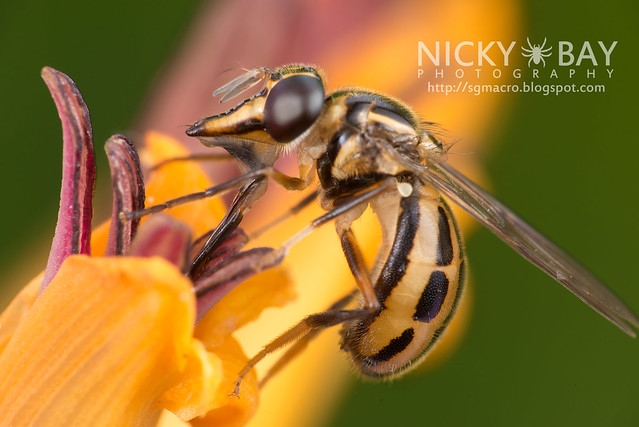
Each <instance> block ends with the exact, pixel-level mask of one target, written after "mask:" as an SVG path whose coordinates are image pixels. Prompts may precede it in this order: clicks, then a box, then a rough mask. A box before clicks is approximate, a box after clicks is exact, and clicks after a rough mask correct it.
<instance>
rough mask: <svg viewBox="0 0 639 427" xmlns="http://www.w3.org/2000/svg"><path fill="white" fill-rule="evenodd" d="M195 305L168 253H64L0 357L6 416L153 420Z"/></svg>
mask: <svg viewBox="0 0 639 427" xmlns="http://www.w3.org/2000/svg"><path fill="white" fill-rule="evenodd" d="M194 305H195V302H194V298H193V294H192V292H191V284H190V282H189V281H188V280H187V279H185V278H184V277H183V276H182V275H181V274H180V272H179V271H178V270H177V269H175V268H174V267H173V266H172V265H170V264H169V263H167V262H165V261H164V260H161V259H158V258H147V259H140V258H123V257H118V258H88V257H85V256H72V257H70V258H68V259H67V260H66V261H65V262H64V263H63V264H62V267H61V269H60V271H59V272H58V274H57V275H56V277H55V278H54V280H53V281H52V282H51V285H50V286H49V287H48V288H47V290H46V291H45V292H43V293H42V294H41V295H40V297H39V298H38V299H37V300H36V302H35V303H34V304H33V307H32V308H31V310H29V312H28V313H27V315H26V317H25V319H24V321H23V322H22V323H21V324H20V326H19V327H18V328H17V330H16V331H15V333H14V334H13V337H12V338H11V340H10V342H9V343H8V344H7V346H6V348H5V349H4V351H3V353H2V355H1V356H0V390H1V391H0V413H1V414H2V418H3V421H4V422H5V423H7V424H13V425H18V424H20V425H22V424H36V425H62V424H63V423H64V424H76V425H122V424H129V425H133V424H143V423H145V422H146V421H149V420H154V419H156V418H157V417H158V416H159V414H160V410H159V408H158V406H157V404H156V401H157V399H158V397H159V396H160V394H161V393H163V392H164V391H165V390H166V389H167V388H168V387H169V386H171V385H172V384H173V383H174V381H175V380H176V378H177V374H178V372H179V371H180V370H182V369H183V368H184V366H185V362H186V361H187V360H188V358H189V355H191V354H192V353H193V351H194V350H193V338H192V337H191V330H192V325H193V321H194V316H195V313H194Z"/></svg>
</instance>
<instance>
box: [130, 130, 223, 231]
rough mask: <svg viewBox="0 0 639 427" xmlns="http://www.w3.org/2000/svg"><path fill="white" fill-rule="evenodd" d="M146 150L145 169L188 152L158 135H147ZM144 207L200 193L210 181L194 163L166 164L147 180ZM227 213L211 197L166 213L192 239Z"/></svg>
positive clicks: (178, 144) (170, 140) (218, 201)
mask: <svg viewBox="0 0 639 427" xmlns="http://www.w3.org/2000/svg"><path fill="white" fill-rule="evenodd" d="M145 141H146V149H145V150H144V152H142V153H141V158H142V159H143V160H144V166H153V165H155V164H158V163H160V162H161V161H163V160H167V159H171V158H175V157H184V156H187V155H188V154H189V152H188V151H187V150H186V149H185V148H183V147H182V146H181V145H180V143H179V142H177V141H176V140H174V139H173V138H170V137H168V136H166V135H162V134H160V133H157V132H147V134H146V138H145ZM145 184H146V193H147V201H146V203H147V206H150V205H155V204H158V203H162V202H165V201H166V200H168V199H173V198H176V197H179V196H183V195H185V194H188V193H194V192H196V191H202V190H203V189H205V188H208V187H210V186H211V181H210V180H209V178H208V176H207V175H206V173H205V172H204V170H203V169H202V168H201V167H199V165H197V164H194V163H193V162H174V163H168V164H166V165H164V166H162V167H161V168H159V169H157V170H154V171H153V172H152V173H151V174H150V176H149V177H147V179H146V181H145ZM225 212H226V208H225V206H224V204H223V203H222V202H221V201H220V200H219V198H210V199H204V200H198V201H196V202H192V203H188V204H186V205H184V206H178V207H175V208H172V209H169V210H168V211H167V213H169V214H170V215H171V216H173V217H175V218H177V219H179V220H181V221H183V222H184V223H186V224H188V225H189V226H190V227H191V229H192V231H193V234H194V235H195V236H200V235H202V234H204V233H206V232H207V231H209V230H210V229H212V228H214V227H215V226H216V225H217V223H216V222H215V223H212V220H214V219H218V220H219V219H221V218H222V217H223V216H224V213H225Z"/></svg>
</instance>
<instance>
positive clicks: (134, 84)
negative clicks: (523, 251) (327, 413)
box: [0, 0, 639, 426]
mask: <svg viewBox="0 0 639 427" xmlns="http://www.w3.org/2000/svg"><path fill="white" fill-rule="evenodd" d="M200 3H201V2H200V1H191V0H189V1H182V2H179V3H178V2H171V1H156V2H152V3H151V2H148V3H147V2H125V1H111V2H95V3H89V2H80V1H77V2H75V1H67V2H49V1H44V0H42V1H25V2H2V4H0V61H1V63H2V66H1V67H0V94H1V95H0V126H1V129H2V130H3V136H2V138H1V141H2V153H1V154H0V174H1V176H0V182H2V226H1V227H0V230H1V231H0V239H1V240H0V242H1V244H0V277H2V278H4V279H3V282H4V283H3V284H4V285H5V286H11V285H12V283H10V282H14V281H15V280H16V279H14V278H15V277H21V278H27V277H29V276H32V275H33V274H35V273H36V272H38V271H40V270H42V268H43V267H44V265H45V262H46V245H45V246H44V247H43V244H42V242H49V241H50V239H51V237H52V233H53V228H54V224H55V217H56V214H57V209H58V208H57V203H58V195H59V185H60V181H59V179H60V168H61V152H60V147H61V143H56V141H59V140H60V135H61V130H60V124H59V121H58V118H57V114H56V113H55V110H54V106H53V102H52V100H51V98H50V96H49V94H48V92H47V90H46V88H45V86H44V84H43V83H42V81H41V80H40V77H39V72H40V69H41V68H42V66H44V65H49V66H53V67H56V68H59V69H61V70H63V71H64V72H66V73H67V74H69V75H71V76H72V77H73V78H74V80H75V81H76V83H77V84H78V86H79V87H80V89H81V91H82V93H83V95H84V97H85V100H86V101H87V103H88V104H89V107H90V109H91V115H92V117H93V118H94V120H93V129H94V137H95V141H96V145H97V147H98V148H97V150H98V156H99V158H98V170H99V172H98V173H99V175H100V178H99V179H100V180H99V183H98V194H101V196H100V197H103V198H104V199H105V200H103V201H102V202H101V203H103V205H104V206H108V203H109V202H108V192H109V185H110V184H109V183H108V180H107V179H105V178H106V176H107V172H106V171H107V170H108V168H107V166H106V160H105V156H104V154H103V152H102V151H101V149H100V148H99V147H100V145H101V141H105V140H106V139H107V138H108V137H109V136H110V135H111V134H113V133H115V132H125V133H126V132H127V129H128V127H129V126H131V125H132V120H133V119H134V118H135V116H136V112H137V111H138V109H139V108H140V105H141V102H142V99H143V97H144V96H145V94H146V93H147V91H148V90H149V87H150V85H151V83H152V81H153V78H154V77H155V76H156V74H157V72H158V70H159V69H160V67H161V66H162V64H165V63H166V62H167V61H168V60H169V58H170V57H171V55H172V53H174V52H175V49H176V48H177V47H178V46H179V42H180V40H181V37H182V35H183V34H184V31H185V30H186V28H188V24H189V22H190V21H191V20H192V18H193V16H194V15H195V13H196V12H197V10H198V7H199V6H200ZM178 4H179V6H177V5H178ZM637 12H638V10H637V6H635V5H631V4H630V2H625V1H608V2H592V1H568V2H563V3H559V2H556V1H548V0H544V1H532V0H531V1H528V2H524V3H523V16H524V23H523V25H524V28H523V31H522V34H523V35H524V39H525V36H526V35H529V36H530V37H531V40H532V39H533V38H534V40H535V42H539V41H540V40H541V39H543V37H548V39H549V40H558V39H560V40H570V41H573V42H575V43H580V42H581V41H583V40H589V41H591V42H593V43H596V41H598V40H603V41H605V42H606V43H607V44H609V43H610V42H611V41H612V40H618V41H619V44H618V46H617V47H616V49H615V51H614V54H613V58H614V67H613V68H614V69H615V71H614V78H613V79H610V80H609V81H606V84H607V90H606V93H603V94H587V95H585V94H568V95H562V96H558V97H557V96H548V97H544V96H540V95H532V94H520V95H509V96H508V95H504V96H508V109H507V111H506V112H504V114H503V117H502V118H501V120H500V121H499V123H498V124H500V125H501V126H500V127H499V126H496V127H495V129H494V133H493V139H494V140H495V147H494V149H492V150H491V153H490V156H489V157H487V158H485V159H484V160H483V162H484V164H485V165H486V171H487V173H488V174H489V176H490V179H491V181H492V184H493V187H492V188H493V192H494V193H495V194H496V195H497V196H498V197H499V199H501V200H502V201H504V202H505V203H506V204H507V205H509V206H510V207H512V208H513V209H514V210H515V211H516V212H519V213H521V214H522V216H524V217H525V218H526V219H527V220H529V221H530V222H531V223H532V224H533V225H534V226H535V227H537V228H538V229H540V230H542V231H543V232H544V234H546V235H548V236H552V238H553V240H554V241H556V242H557V243H559V244H560V245H561V246H562V247H564V248H565V249H566V250H567V251H569V252H570V253H572V254H574V255H575V257H576V258H578V259H579V260H580V261H581V262H582V263H583V264H585V265H587V266H588V267H589V268H590V269H591V270H593V271H594V272H595V273H596V274H597V275H598V276H600V277H601V278H602V279H604V281H605V282H606V283H609V284H610V285H611V287H613V288H614V289H615V291H617V292H618V293H619V294H620V295H621V296H622V297H623V298H624V299H625V300H626V301H628V302H629V304H630V306H631V307H633V308H634V309H635V310H636V311H639V286H637V285H638V284H639V279H638V278H637V277H636V276H637V274H636V265H637V261H636V259H637V253H638V251H637V247H636V241H637V240H638V239H639V224H638V222H637V212H638V211H639V192H638V190H639V167H638V161H637V159H639V144H638V142H639V141H638V138H637V135H636V130H635V129H636V123H637V113H638V112H639V108H638V107H637V100H638V99H639V89H638V87H639V84H638V83H637V75H638V72H639V60H638V55H639V31H638V30H637V23H636V20H637V16H639V15H638V13H637ZM426 24H427V23H425V25H426ZM238 28H241V25H240V26H239V27H238ZM407 66H408V65H407ZM409 66H411V67H413V64H410V65H409ZM564 81H565V80H563V79H562V80H561V82H562V83H563V82H564ZM202 114H203V115H204V114H205V113H204V112H203V113H202ZM96 118H99V119H97V120H96ZM107 212H108V209H107ZM104 216H106V215H104ZM98 219H100V220H101V219H104V218H98ZM467 253H468V258H469V261H470V274H471V275H472V284H473V291H474V299H475V301H474V306H473V315H472V322H471V324H470V327H469V330H468V332H467V336H466V337H465V339H464V340H463V343H462V345H461V347H460V348H459V349H458V351H456V352H455V353H454V355H453V356H452V357H451V358H450V359H449V360H448V361H446V362H445V363H444V364H443V365H441V366H439V367H437V368H436V369H431V370H429V371H428V372H426V373H424V374H421V375H413V376H409V377H407V378H405V379H402V380H401V381H396V382H393V383H390V384H388V383H383V384H371V383H362V382H357V383H355V384H354V385H353V387H352V388H351V390H350V393H349V395H348V397H347V398H345V399H344V400H342V401H341V407H340V408H339V409H338V411H337V413H335V414H334V415H332V416H331V417H330V419H331V421H330V425H336V426H352V425H358V426H359V425H368V426H386V425H429V426H430V425H450V426H465V425H490V426H496V425H509V426H512V425H517V426H526V425H530V426H537V425H546V426H555V425H556V426H565V425H580V426H591V425H592V426H599V425H607V426H608V425H609V426H636V425H639V404H638V403H639V366H638V365H639V363H638V362H639V343H638V342H637V341H636V340H632V339H630V338H628V337H627V336H625V335H624V334H623V333H621V332H620V331H618V330H616V329H615V328H614V327H613V326H611V325H610V324H609V323H608V322H606V321H605V320H603V319H602V318H600V317H599V316H598V315H596V314H595V313H594V312H593V311H592V310H590V309H588V308H587V307H585V306H584V305H583V304H582V303H580V302H579V301H578V300H577V299H575V298H574V297H573V296H572V295H570V294H569V293H568V292H566V291H565V290H563V289H562V288H561V287H560V286H558V285H556V284H555V283H554V282H553V281H552V280H550V279H549V278H547V277H546V276H545V275H543V274H542V273H541V272H539V271H538V270H536V269H535V268H533V267H532V266H531V265H529V264H528V263H527V262H525V261H524V260H523V259H522V258H521V257H519V256H518V255H517V254H516V253H514V252H513V251H512V250H511V249H509V248H508V247H506V246H505V245H504V244H502V243H501V242H500V241H499V240H498V239H497V238H495V237H494V236H492V235H491V233H490V232H488V231H486V230H484V229H481V230H479V231H478V232H476V233H475V234H473V235H472V237H471V238H469V239H467ZM25 269H26V270H25ZM25 274H26V276H25ZM16 275H17V276H16Z"/></svg>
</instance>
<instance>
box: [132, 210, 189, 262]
mask: <svg viewBox="0 0 639 427" xmlns="http://www.w3.org/2000/svg"><path fill="white" fill-rule="evenodd" d="M190 243H191V232H190V230H189V228H188V227H187V226H186V225H184V224H183V223H181V222H180V221H177V220H175V219H173V218H171V217H170V216H167V215H160V214H158V215H153V216H152V217H150V218H149V219H148V220H146V222H145V223H144V224H143V225H142V227H140V230H139V231H138V232H137V234H136V235H135V239H133V243H132V244H131V250H130V251H129V255H131V256H141V257H152V256H159V257H162V258H164V259H166V260H167V261H169V262H171V263H172V264H175V265H176V266H178V268H180V269H182V267H183V266H184V262H185V260H186V254H187V252H188V248H189V245H190Z"/></svg>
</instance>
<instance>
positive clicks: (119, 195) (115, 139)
mask: <svg viewBox="0 0 639 427" xmlns="http://www.w3.org/2000/svg"><path fill="white" fill-rule="evenodd" d="M104 149H105V150H106V153H107V157H108V159H109V167H110V168H111V185H112V187H113V211H112V214H111V227H110V228H109V238H108V240H107V246H106V251H105V253H104V255H105V256H111V255H123V254H125V253H127V252H128V250H129V247H130V246H131V240H133V236H134V235H135V231H136V230H137V227H138V224H139V223H140V219H139V218H135V219H132V220H130V221H129V220H121V219H120V213H121V212H132V211H135V210H138V209H143V208H144V199H145V195H144V180H143V176H142V169H141V168H140V158H139V156H138V152H137V151H136V150H135V147H134V146H133V144H132V143H131V142H130V141H129V140H128V139H127V138H126V137H125V136H123V135H113V136H112V137H111V138H109V140H108V141H107V142H106V145H105V147H104Z"/></svg>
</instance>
